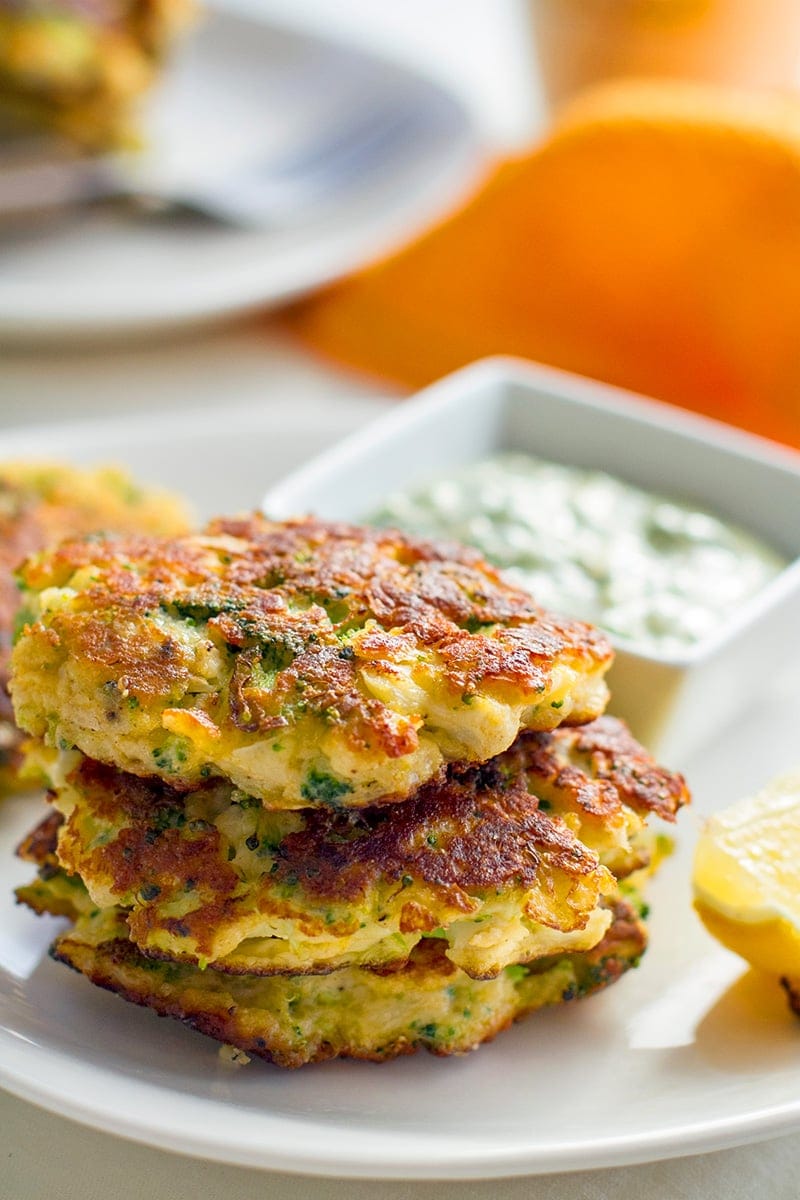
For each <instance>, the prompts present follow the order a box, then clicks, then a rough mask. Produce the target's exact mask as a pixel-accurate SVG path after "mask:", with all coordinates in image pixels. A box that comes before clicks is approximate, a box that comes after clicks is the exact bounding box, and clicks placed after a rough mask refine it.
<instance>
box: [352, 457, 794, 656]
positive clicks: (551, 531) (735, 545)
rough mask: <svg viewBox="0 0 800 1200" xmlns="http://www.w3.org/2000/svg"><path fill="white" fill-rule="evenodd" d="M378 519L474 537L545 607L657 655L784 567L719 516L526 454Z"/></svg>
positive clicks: (720, 617) (472, 470) (694, 635)
mask: <svg viewBox="0 0 800 1200" xmlns="http://www.w3.org/2000/svg"><path fill="white" fill-rule="evenodd" d="M372 523H373V524H378V525H395V526H399V527H400V528H401V529H404V530H406V531H408V532H411V533H418V534H422V535H424V536H428V537H446V538H451V539H454V540H456V541H459V542H464V543H466V544H467V545H471V546H475V547H476V548H477V549H478V550H480V551H481V552H482V554H483V555H484V556H485V557H486V558H487V559H488V560H489V561H490V562H492V563H494V564H495V565H497V566H498V567H502V568H503V569H504V570H505V572H506V574H507V575H508V577H509V578H511V579H513V580H514V581H515V582H516V583H518V584H519V585H520V586H522V587H524V588H526V589H527V590H528V591H530V592H531V593H532V594H533V595H534V596H535V598H536V600H537V602H538V603H539V604H542V605H544V606H545V607H546V608H551V609H555V610H556V611H558V610H561V611H562V612H565V613H568V614H569V615H570V616H574V617H579V618H581V619H583V620H586V621H591V622H592V623H593V624H595V625H600V626H601V627H602V628H603V629H605V630H606V631H607V632H609V633H612V634H617V635H618V636H620V637H622V638H625V639H627V640H629V641H631V642H634V643H636V644H637V645H638V646H639V647H640V648H641V649H642V650H644V651H646V652H658V653H662V654H670V653H672V654H674V653H678V652H680V651H682V650H685V649H686V648H687V647H688V646H691V645H693V644H694V643H696V642H699V641H701V640H702V639H704V638H705V637H707V636H708V635H710V634H712V633H713V632H714V631H715V630H717V629H718V628H719V626H720V624H721V623H722V622H723V621H724V620H725V619H726V618H727V617H729V616H730V615H731V614H732V613H733V612H735V610H736V609H737V608H738V607H739V606H740V605H741V604H742V603H743V602H744V601H745V600H747V599H748V598H749V597H750V596H752V595H753V594H754V593H755V592H757V591H759V589H760V588H762V587H764V585H765V584H766V583H768V582H769V581H770V580H771V579H774V578H775V576H776V575H778V574H779V573H780V572H781V571H782V570H783V569H784V567H785V566H787V565H788V560H787V559H785V558H783V557H782V556H781V555H780V554H778V553H776V551H774V550H773V549H772V548H771V547H770V546H768V545H767V544H766V543H764V542H763V541H761V540H760V539H759V538H757V537H754V536H753V535H752V534H749V533H747V532H745V531H744V530H743V529H740V528H738V527H737V526H735V525H731V524H729V523H728V522H727V521H723V520H721V519H720V518H719V517H716V516H714V515H713V514H712V513H709V512H705V511H703V510H702V509H699V508H696V507H694V506H692V505H689V504H685V503H683V502H681V501H677V500H670V499H667V498H666V497H664V496H656V495H652V494H651V493H649V492H645V491H642V490H641V489H640V488H638V487H635V486H634V485H633V484H630V483H625V482H624V481H623V480H621V479H617V478H615V477H614V476H612V475H606V474H604V473H603V472H601V471H590V470H585V469H583V468H581V467H569V466H562V465H561V464H559V463H552V462H546V461H545V460H543V459H539V458H534V457H533V456H531V455H527V454H500V455H497V456H496V457H493V458H488V459H484V460H483V461H481V462H476V463H471V464H469V465H468V466H465V467H462V468H460V469H458V470H456V471H454V472H452V473H451V474H448V475H445V476H442V477H440V478H437V479H434V480H433V481H432V482H430V483H429V484H428V485H427V486H425V487H422V488H420V489H419V490H416V491H413V492H398V493H395V494H392V495H390V496H389V497H388V498H387V500H386V502H385V503H384V505H383V507H382V508H381V510H380V511H379V512H378V513H377V514H376V515H375V516H374V517H373V518H372Z"/></svg>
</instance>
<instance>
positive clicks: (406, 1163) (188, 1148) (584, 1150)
mask: <svg viewBox="0 0 800 1200" xmlns="http://www.w3.org/2000/svg"><path fill="white" fill-rule="evenodd" d="M15 1049H16V1050H17V1051H18V1050H19V1041H18V1040H17V1039H15V1038H14V1036H13V1034H11V1033H10V1032H9V1031H7V1030H5V1029H2V1030H0V1051H3V1054H2V1055H0V1085H2V1086H3V1087H4V1088H5V1089H6V1090H7V1091H8V1092H10V1093H11V1094H12V1095H15V1096H17V1097H19V1098H20V1099H22V1100H26V1101H28V1102H29V1103H33V1104H36V1105H38V1106H39V1107H40V1108H44V1109H46V1110H48V1111H50V1112H53V1113H55V1114H56V1115H58V1116H62V1117H66V1118H67V1119H69V1120H72V1121H75V1122H77V1123H78V1124H80V1125H84V1126H86V1127H88V1128H91V1129H95V1130H98V1131H100V1132H104V1133H109V1134H113V1135H115V1136H117V1137H121V1138H123V1139H125V1140H126V1141H132V1142H136V1143H139V1144H142V1145H147V1146H151V1147H154V1148H157V1149H161V1150H169V1151H173V1152H175V1153H178V1154H183V1155H186V1156H189V1157H194V1158H200V1159H204V1160H206V1161H211V1162H220V1163H226V1164H228V1165H231V1166H241V1167H250V1168H255V1169H259V1170H270V1171H282V1172H285V1173H288V1174H293V1175H306V1176H314V1177H323V1178H325V1177H327V1178H332V1177H340V1178H343V1179H375V1180H378V1179H380V1180H403V1179H405V1180H415V1181H419V1182H422V1181H425V1180H429V1181H440V1182H444V1181H447V1180H451V1181H454V1182H455V1181H467V1180H477V1179H502V1178H514V1177H525V1176H529V1177H536V1176H539V1175H551V1174H560V1173H573V1172H576V1171H587V1170H596V1169H602V1168H608V1167H623V1166H634V1165H636V1164H642V1163H648V1162H660V1161H664V1160H668V1159H673V1158H688V1157H692V1156H694V1155H697V1154H704V1153H710V1152H713V1151H716V1150H723V1149H730V1148H733V1147H735V1146H741V1145H748V1144H753V1143H755V1142H759V1141H766V1140H768V1139H769V1138H772V1137H779V1136H781V1135H782V1134H788V1133H791V1132H793V1131H795V1130H796V1129H797V1128H798V1127H799V1126H800V1097H799V1098H798V1099H797V1100H795V1101H789V1102H786V1103H785V1104H781V1105H772V1106H767V1107H765V1108H763V1109H761V1110H758V1111H756V1112H754V1113H748V1114H743V1115H741V1116H739V1117H736V1118H730V1117H729V1118H718V1119H713V1118H712V1119H711V1120H709V1121H708V1122H707V1123H706V1124H704V1125H701V1126H697V1125H694V1124H687V1125H685V1126H682V1127H672V1128H670V1130H668V1131H646V1132H643V1133H639V1134H628V1135H619V1136H618V1137H615V1138H603V1139H602V1140H599V1139H598V1140H595V1141H593V1140H586V1139H583V1140H581V1141H577V1142H574V1143H568V1142H565V1143H562V1144H560V1145H559V1146H557V1147H555V1148H551V1149H547V1148H537V1149H534V1150H531V1149H530V1147H528V1148H526V1147H524V1146H523V1145H522V1144H520V1145H519V1146H515V1147H513V1148H512V1149H509V1148H507V1147H506V1148H502V1149H498V1150H496V1151H491V1150H490V1149H488V1148H479V1149H477V1150H476V1149H475V1148H474V1147H473V1148H472V1149H470V1147H469V1146H468V1145H467V1146H465V1145H464V1144H461V1143H458V1144H456V1145H454V1146H453V1148H452V1149H447V1150H444V1151H440V1152H438V1153H437V1152H436V1150H435V1146H436V1141H437V1140H439V1139H438V1135H437V1137H436V1138H435V1139H434V1138H432V1139H431V1143H430V1144H428V1143H427V1142H426V1143H425V1145H424V1149H423V1150H422V1153H420V1143H419V1137H418V1134H414V1133H405V1132H402V1131H401V1132H399V1133H396V1134H392V1135H391V1141H392V1142H393V1149H392V1151H391V1153H390V1154H388V1155H387V1153H386V1150H385V1149H380V1147H369V1148H368V1149H367V1150H366V1152H365V1148H364V1145H363V1141H364V1136H365V1135H364V1132H363V1130H361V1131H358V1130H354V1131H352V1132H351V1131H349V1130H348V1129H347V1128H346V1127H345V1126H344V1125H343V1124H342V1125H332V1126H320V1125H318V1124H316V1125H312V1124H311V1123H310V1122H309V1121H308V1120H305V1121H303V1120H302V1119H301V1118H293V1119H292V1118H287V1117H281V1116H275V1115H274V1114H272V1113H269V1112H267V1113H260V1114H257V1115H256V1114H252V1113H248V1114H246V1115H247V1117H248V1124H254V1122H256V1121H257V1122H260V1123H261V1128H260V1129H259V1130H258V1131H256V1130H255V1129H254V1130H253V1136H251V1137H248V1138H241V1137H240V1138H236V1137H234V1138H231V1137H230V1136H228V1137H222V1136H220V1135H218V1134H216V1133H215V1131H214V1130H213V1128H212V1129H210V1130H209V1128H208V1127H206V1126H204V1125H202V1123H201V1122H199V1121H195V1120H193V1119H192V1116H191V1114H190V1115H189V1117H188V1119H187V1120H186V1121H185V1122H182V1125H185V1126H186V1127H187V1128H182V1129H181V1130H180V1131H176V1130H175V1129H174V1127H172V1128H169V1127H165V1126H164V1125H163V1124H161V1125H157V1124H155V1123H148V1122H147V1120H146V1119H145V1118H143V1117H141V1115H140V1116H139V1117H138V1118H137V1116H135V1115H134V1114H133V1113H132V1112H129V1111H128V1107H127V1106H126V1107H125V1108H124V1109H123V1110H121V1111H120V1110H119V1109H117V1110H114V1109H109V1108H107V1107H104V1106H103V1105H102V1104H101V1103H100V1101H99V1100H98V1101H97V1102H96V1103H92V1102H91V1100H84V1101H83V1102H80V1101H78V1100H77V1099H74V1098H72V1097H71V1096H69V1095H67V1096H66V1097H65V1094H64V1093H63V1092H60V1091H58V1090H57V1089H56V1088H55V1087H53V1086H48V1084H47V1082H46V1080H47V1077H48V1075H50V1076H51V1075H52V1074H53V1063H54V1061H55V1062H57V1063H58V1062H60V1061H62V1060H67V1061H68V1062H69V1064H70V1067H72V1068H73V1069H74V1065H75V1060H74V1059H71V1058H70V1057H69V1056H68V1055H65V1054H64V1053H63V1052H62V1051H55V1052H51V1051H48V1050H46V1049H45V1048H43V1047H35V1056H36V1058H37V1059H40V1060H41V1074H40V1077H39V1080H38V1083H37V1082H32V1081H31V1080H30V1078H25V1077H24V1076H23V1074H22V1072H21V1071H20V1070H18V1069H17V1070H15V1069H14V1068H13V1066H9V1061H8V1057H7V1055H6V1053H5V1052H6V1051H7V1050H11V1051H12V1058H13V1057H14V1055H13V1051H14V1050H15ZM384 1065H385V1064H384ZM78 1070H79V1079H80V1077H81V1076H83V1077H85V1080H86V1082H87V1083H89V1082H91V1081H92V1080H95V1081H97V1079H98V1077H99V1078H100V1081H101V1082H102V1083H105V1082H106V1081H108V1082H110V1083H114V1081H115V1073H114V1071H113V1070H112V1069H111V1068H108V1067H104V1068H98V1067H96V1066H92V1065H90V1064H86V1063H82V1062H79V1063H78ZM125 1084H126V1086H129V1087H130V1086H131V1085H132V1087H131V1090H132V1092H133V1093H134V1098H135V1096H136V1094H138V1093H140V1092H141V1093H142V1099H143V1100H144V1099H146V1098H147V1094H148V1093H150V1094H152V1095H153V1097H154V1098H155V1096H157V1095H159V1094H160V1093H161V1091H162V1089H161V1088H160V1087H159V1086H158V1085H156V1084H152V1083H147V1082H143V1081H141V1080H131V1079H126V1081H125ZM117 1086H118V1080H117ZM87 1094H91V1092H90V1091H88V1090H87ZM181 1099H182V1101H187V1100H188V1101H189V1106H190V1107H196V1108H197V1111H198V1115H200V1114H202V1112H203V1111H205V1110H206V1109H207V1108H209V1107H213V1105H211V1104H209V1102H207V1101H203V1100H197V1099H195V1098H194V1097H187V1096H185V1095H184V1096H182V1097H181ZM145 1111H146V1109H145ZM189 1127H193V1128H194V1130H195V1132H194V1133H192V1132H187V1129H188V1128H189ZM226 1128H229V1127H228V1126H226ZM270 1129H272V1130H273V1131H274V1135H273V1138H272V1139H269V1140H271V1145H270V1146H269V1148H268V1149H267V1150H266V1151H265V1147H264V1140H267V1139H268V1131H269V1130H270ZM320 1131H321V1132H322V1133H323V1135H325V1136H324V1139H323V1140H324V1141H327V1142H328V1143H329V1145H330V1146H331V1149H329V1150H327V1151H326V1150H325V1149H324V1148H323V1150H322V1151H320V1150H318V1148H317V1141H316V1136H311V1135H312V1134H314V1135H317V1134H319V1132H320ZM287 1134H288V1139H287ZM275 1135H277V1136H275ZM293 1135H294V1136H293ZM367 1136H370V1135H367ZM372 1136H373V1137H374V1136H375V1135H372ZM378 1136H379V1137H382V1138H387V1137H389V1136H390V1135H387V1134H386V1133H381V1134H380V1135H378ZM281 1139H283V1144H281ZM450 1140H453V1139H452V1138H451V1139H450ZM351 1143H352V1146H351ZM334 1146H335V1151H334V1150H333V1147H334ZM343 1148H344V1149H343ZM356 1151H357V1152H356ZM414 1154H416V1158H415V1157H414Z"/></svg>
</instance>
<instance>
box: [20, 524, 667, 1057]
mask: <svg viewBox="0 0 800 1200" xmlns="http://www.w3.org/2000/svg"><path fill="white" fill-rule="evenodd" d="M24 582H25V586H26V589H27V593H28V595H27V603H28V605H29V606H30V608H31V611H32V614H33V615H35V618H36V619H35V621H34V622H33V623H31V624H30V625H29V626H28V627H27V629H26V630H25V632H24V634H23V636H22V637H21V638H20V640H19V642H18V644H17V647H16V650H15V653H14V678H13V684H12V691H13V695H14V703H15V707H16V711H17V716H18V720H19V721H20V723H21V725H22V726H23V727H24V728H25V729H26V730H27V731H28V732H29V733H31V734H32V735H34V736H35V737H36V738H37V739H39V748H38V750H37V751H35V754H36V758H37V761H38V763H39V765H40V767H41V769H42V770H43V771H44V773H45V774H46V775H47V777H48V778H49V780H50V784H51V799H52V801H53V804H54V806H55V808H56V810H57V811H56V813H54V814H53V816H52V817H51V818H50V819H49V820H48V821H46V822H45V823H44V824H43V826H42V827H40V829H39V830H38V831H36V832H35V833H34V834H33V835H32V836H31V837H30V838H29V839H28V841H27V842H26V844H25V845H24V846H23V847H22V848H21V853H22V854H23V855H24V856H26V857H28V858H30V859H32V860H33V861H35V862H37V863H38V864H39V866H40V873H39V878H38V880H37V881H36V882H34V883H33V884H31V885H30V886H29V887H27V888H23V889H22V890H21V892H20V898H21V899H22V900H24V901H25V902H26V903H28V904H29V905H31V907H33V908H35V909H36V910H37V911H41V912H45V911H46V912H55V913H60V914H63V915H67V916H70V917H72V918H73V919H74V922H75V923H74V927H73V928H72V929H71V930H70V932H69V933H67V934H64V935H63V936H61V937H60V938H59V939H58V940H57V942H56V944H55V947H54V954H55V956H56V957H57V958H59V959H61V960H62V961H64V962H67V963H69V964H70V965H72V966H74V967H76V968H77V969H78V970H79V971H81V972H83V973H84V974H85V975H87V976H88V977H89V978H91V979H92V980H94V982H96V983H99V984H100V985H101V986H104V987H107V988H110V989H111V990H113V991H116V992H119V993H120V994H122V995H123V996H125V997H127V998H128V999H131V1000H134V1001H136V1002H138V1003H141V1004H145V1005H147V1006H149V1007H151V1008H154V1009H155V1010H156V1011H158V1012H160V1013H166V1014H170V1015H173V1016H178V1017H181V1018H183V1019H184V1020H186V1021H188V1022H189V1023H191V1024H193V1025H194V1026H196V1027H197V1028H199V1029H201V1030H203V1031H204V1032H207V1033H211V1034H212V1035H214V1036H216V1037H218V1038H220V1039H222V1040H223V1041H225V1042H227V1043H230V1044H232V1045H235V1046H239V1047H242V1048H243V1049H245V1050H246V1051H248V1052H252V1053H256V1054H259V1055H261V1056H263V1057H265V1058H270V1059H273V1060H274V1061H277V1062H280V1063H283V1064H285V1065H290V1066H296V1065H300V1064H301V1063H304V1062H308V1061H313V1060H317V1059H321V1058H327V1057H332V1056H336V1055H345V1054H347V1055H353V1056H356V1057H364V1058H378V1059H382V1058H388V1057H391V1056H393V1055H396V1054H400V1053H404V1052H408V1051H410V1050H413V1049H414V1048H416V1047H417V1046H420V1045H424V1046H427V1047H428V1048H429V1049H432V1050H434V1051H436V1052H437V1053H453V1052H456V1051H461V1050H466V1049H469V1048H471V1047H473V1046H476V1045H478V1044H479V1043H480V1042H482V1041H484V1040H486V1039H487V1038H489V1037H491V1036H492V1035H493V1034H494V1033H495V1032H497V1030H498V1029H500V1028H502V1027H503V1026H505V1025H507V1024H508V1023H509V1021H511V1020H512V1019H513V1018H514V1017H516V1016H519V1015H521V1014H522V1013H524V1012H528V1011H530V1010H532V1009H535V1008H539V1007H541V1006H543V1005H545V1004H551V1003H557V1002H560V1001H562V1000H565V999H569V998H573V997H575V996H578V995H582V994H585V993H586V992H588V991H592V990H594V989H596V988H598V987H601V986H603V985H604V984H605V983H607V982H609V981H610V980H612V979H614V978H616V977H617V976H618V975H619V974H621V972H622V971H624V970H625V969H626V968H627V967H628V966H630V965H632V964H633V963H635V962H636V961H637V959H638V958H639V956H640V954H641V952H642V950H643V949H644V945H645V938H644V931H643V927H642V925H641V922H640V921H639V919H638V917H637V915H636V912H635V911H634V908H633V907H632V905H631V903H630V902H629V901H628V900H626V899H625V898H624V897H623V895H622V893H621V891H620V888H619V886H618V880H619V879H621V878H623V877H625V876H628V875H630V874H631V873H632V872H635V871H637V870H640V869H642V868H644V867H645V866H646V865H647V863H648V861H649V857H650V850H649V846H648V843H647V838H646V835H645V833H644V830H643V818H644V817H646V815H647V814H648V812H656V813H657V814H658V815H660V816H662V817H665V818H666V819H668V820H671V819H673V818H674V815H675V812H676V810H677V808H678V807H679V806H680V804H681V803H682V802H683V801H684V800H685V799H686V793H685V787H684V784H683V781H682V780H681V779H680V778H679V777H676V776H672V775H670V774H669V773H668V772H666V771H664V770H662V769H661V768H659V767H657V766H656V765H655V764H654V763H653V762H652V761H651V759H650V758H649V757H648V756H647V754H646V753H645V751H643V750H642V748H641V747H640V746H638V745H637V744H636V743H635V742H634V741H633V739H632V738H631V737H630V735H629V734H628V733H627V731H626V730H625V729H624V727H623V726H621V725H620V723H619V722H617V721H614V720H612V719H609V718H601V719H599V720H596V719H594V718H596V717H598V716H599V714H600V713H601V712H602V709H603V707H604V705H605V701H606V689H605V685H604V683H603V674H604V672H605V670H606V669H607V667H608V665H609V662H610V658H611V652H610V649H609V647H608V645H607V643H606V642H605V641H604V639H603V638H602V637H601V636H600V635H599V634H597V633H596V632H595V631H594V630H593V629H591V628H589V627H588V626H586V625H583V624H581V623H578V622H573V621H569V620H566V619H561V618H555V617H553V616H551V615H549V614H546V613H544V612H543V611H542V610H540V609H539V608H537V607H536V605H535V604H534V603H533V601H532V600H531V599H530V597H529V596H527V595H526V594H525V593H523V592H520V591H518V590H516V589H515V588H512V587H510V586H509V585H508V584H507V583H505V582H504V581H503V579H502V577H501V576H499V575H498V574H497V573H496V572H495V571H494V570H493V569H492V568H491V567H489V566H487V565H486V564H485V563H484V562H483V561H482V560H481V559H480V558H479V556H477V555H476V554H474V553H473V552H471V551H468V550H464V549H462V548H460V547H456V546H453V545H442V544H431V543H427V542H422V541H417V540H414V539H411V538H406V537H404V536H402V535H400V534H398V533H395V532H392V531H386V530H366V529H358V528H353V527H349V526H339V525H325V524H321V523H319V522H315V521H310V520H308V521H296V522H290V523H285V524H275V523H271V522H269V521H266V520H264V519H263V518H260V517H250V518H240V519H231V520H220V521H216V522H214V523H213V524H212V525H211V526H210V527H209V528H208V529H207V530H206V531H205V532H204V533H203V534H201V535H197V536H193V537H184V538H180V539H173V540H170V541H166V540H154V539H147V538H141V539H136V540H126V541H123V542H105V543H104V542H91V543H90V542H83V543H80V542H77V543H70V544H66V545H64V546H62V547H61V548H60V549H58V550H56V551H54V552H51V553H48V554H45V555H41V556H39V557H36V558H33V559H32V560H30V561H29V562H28V564H27V565H26V567H25V569H24Z"/></svg>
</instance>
